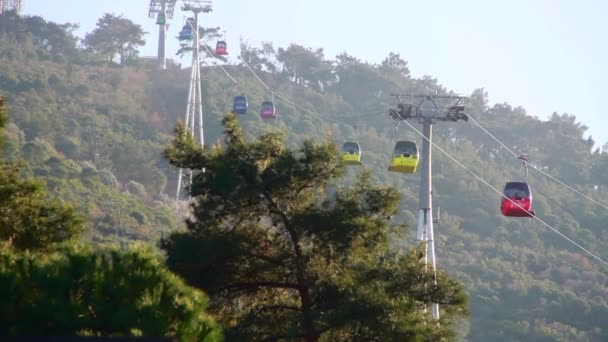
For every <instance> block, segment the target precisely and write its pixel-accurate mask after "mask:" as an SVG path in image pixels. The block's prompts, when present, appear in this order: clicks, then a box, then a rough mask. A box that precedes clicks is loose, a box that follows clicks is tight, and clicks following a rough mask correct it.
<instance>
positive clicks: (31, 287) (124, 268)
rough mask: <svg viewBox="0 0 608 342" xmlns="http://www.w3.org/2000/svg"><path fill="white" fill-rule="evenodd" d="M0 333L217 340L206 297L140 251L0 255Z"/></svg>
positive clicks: (76, 249)
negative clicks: (1, 297)
mask: <svg viewBox="0 0 608 342" xmlns="http://www.w3.org/2000/svg"><path fill="white" fill-rule="evenodd" d="M0 293H1V294H2V296H3V298H4V300H3V301H2V303H1V304H0V321H1V322H2V323H0V333H1V334H3V335H5V334H8V335H30V336H32V335H37V336H49V335H50V336H73V335H76V334H79V335H88V336H172V337H176V338H179V339H180V340H181V341H209V342H212V341H220V340H221V333H220V330H219V329H218V327H217V326H216V324H215V322H214V321H213V320H212V319H211V318H210V317H209V316H207V315H206V314H205V313H204V310H205V309H206V306H207V297H206V296H205V295H204V294H203V293H201V292H200V291H198V290H195V289H192V288H191V287H189V286H186V285H185V284H184V283H183V282H182V281H181V280H180V279H178V278H177V277H176V276H175V275H173V274H172V273H171V272H169V271H168V270H166V269H165V268H164V267H163V266H162V265H161V264H160V263H159V261H158V260H157V257H156V256H154V255H151V254H150V253H147V252H145V251H143V250H133V251H130V252H127V253H121V252H117V251H111V252H103V253H100V252H93V251H91V250H88V249H86V248H84V249H83V248H81V247H69V248H62V249H59V250H58V251H56V252H54V253H51V254H46V255H42V254H40V253H19V254H16V253H14V252H13V251H11V250H10V249H7V248H2V249H1V250H0Z"/></svg>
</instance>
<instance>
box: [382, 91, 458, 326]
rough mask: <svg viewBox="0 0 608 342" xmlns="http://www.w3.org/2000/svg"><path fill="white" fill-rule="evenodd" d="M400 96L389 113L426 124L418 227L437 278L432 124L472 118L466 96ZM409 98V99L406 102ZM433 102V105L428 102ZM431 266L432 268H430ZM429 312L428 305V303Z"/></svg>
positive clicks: (434, 309)
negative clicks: (465, 102)
mask: <svg viewBox="0 0 608 342" xmlns="http://www.w3.org/2000/svg"><path fill="white" fill-rule="evenodd" d="M393 96H394V97H395V98H396V99H397V102H398V105H397V109H389V115H390V116H391V117H392V118H393V119H394V120H400V121H401V120H403V121H404V120H416V121H418V122H419V123H421V124H422V133H423V136H424V139H423V141H422V154H421V159H422V160H421V167H420V197H419V201H420V203H419V205H420V207H419V209H418V225H417V229H416V239H417V240H418V241H420V242H422V243H424V256H423V258H424V264H425V267H428V266H429V264H430V267H431V268H432V269H431V270H432V272H433V273H434V274H435V280H434V281H435V284H436V283H437V279H436V268H435V267H436V257H435V238H434V232H433V222H434V220H433V205H432V204H433V198H432V179H431V166H432V163H431V142H432V126H433V124H434V123H437V122H446V121H452V122H457V121H459V120H464V121H468V120H469V118H468V116H467V115H466V114H464V105H463V101H464V99H465V98H464V97H462V96H444V95H420V94H393ZM438 100H439V101H442V102H448V104H447V105H445V106H442V107H441V108H440V106H439V105H438V104H437V101H438ZM404 102H405V103H404ZM427 103H430V106H428V105H427V106H425V104H427ZM427 270H428V268H427ZM424 311H425V312H426V305H425V307H424ZM431 312H432V317H433V319H435V320H438V319H439V304H437V303H433V304H432V308H431Z"/></svg>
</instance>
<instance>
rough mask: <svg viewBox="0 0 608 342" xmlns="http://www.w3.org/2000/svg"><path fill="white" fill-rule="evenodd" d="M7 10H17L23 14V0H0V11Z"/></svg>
mask: <svg viewBox="0 0 608 342" xmlns="http://www.w3.org/2000/svg"><path fill="white" fill-rule="evenodd" d="M6 11H16V12H17V14H21V13H22V11H23V1H22V0H0V13H3V12H6Z"/></svg>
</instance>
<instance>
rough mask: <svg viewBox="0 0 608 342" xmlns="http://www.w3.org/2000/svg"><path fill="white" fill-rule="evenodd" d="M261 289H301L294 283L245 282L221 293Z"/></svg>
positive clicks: (226, 287) (224, 288)
mask: <svg viewBox="0 0 608 342" xmlns="http://www.w3.org/2000/svg"><path fill="white" fill-rule="evenodd" d="M260 287H269V288H275V289H295V290H297V289H299V288H300V287H299V286H298V284H293V283H280V282H274V281H258V282H245V283H234V284H230V285H228V286H224V287H222V288H220V289H219V290H220V291H228V290H239V289H255V288H260Z"/></svg>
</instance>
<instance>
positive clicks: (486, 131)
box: [469, 115, 608, 210]
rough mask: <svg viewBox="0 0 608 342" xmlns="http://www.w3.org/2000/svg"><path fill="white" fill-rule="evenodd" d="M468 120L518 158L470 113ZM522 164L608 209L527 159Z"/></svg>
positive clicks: (515, 154) (607, 206)
mask: <svg viewBox="0 0 608 342" xmlns="http://www.w3.org/2000/svg"><path fill="white" fill-rule="evenodd" d="M469 120H470V121H471V122H473V123H474V124H475V125H477V127H479V128H481V129H482V130H483V131H484V132H485V133H486V134H487V135H489V136H490V137H491V138H492V139H494V140H495V141H496V142H497V143H498V144H500V146H502V147H504V148H505V149H506V150H507V151H508V152H509V153H511V154H512V155H513V156H514V157H515V158H519V156H518V155H517V153H515V152H514V151H513V150H511V149H510V148H508V147H507V146H506V145H505V144H504V143H503V142H502V141H500V140H499V139H498V138H497V137H496V136H494V135H493V134H492V133H490V132H489V131H488V130H487V129H486V128H485V127H483V126H482V125H481V124H480V123H479V122H477V121H476V120H475V119H474V118H473V117H471V115H469ZM523 162H524V164H526V165H527V166H529V167H531V168H532V169H534V170H536V171H538V172H540V173H541V174H543V175H544V176H547V177H549V178H550V179H551V180H553V181H555V182H557V183H559V184H560V185H562V186H565V187H566V188H568V189H570V190H571V191H573V192H575V193H577V194H578V195H580V196H583V197H584V198H586V199H588V200H590V201H591V202H593V203H595V204H597V205H599V206H600V207H602V208H604V209H607V210H608V205H605V204H603V203H602V202H599V201H597V200H595V199H593V198H591V197H590V196H588V195H585V194H584V193H582V192H580V191H578V190H576V189H575V188H573V187H572V186H570V185H568V184H566V183H564V182H562V181H561V180H559V179H557V178H555V177H553V176H551V175H550V174H548V173H547V172H545V171H543V170H541V169H539V168H538V167H536V166H534V165H532V164H530V163H529V162H528V161H526V160H523Z"/></svg>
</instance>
